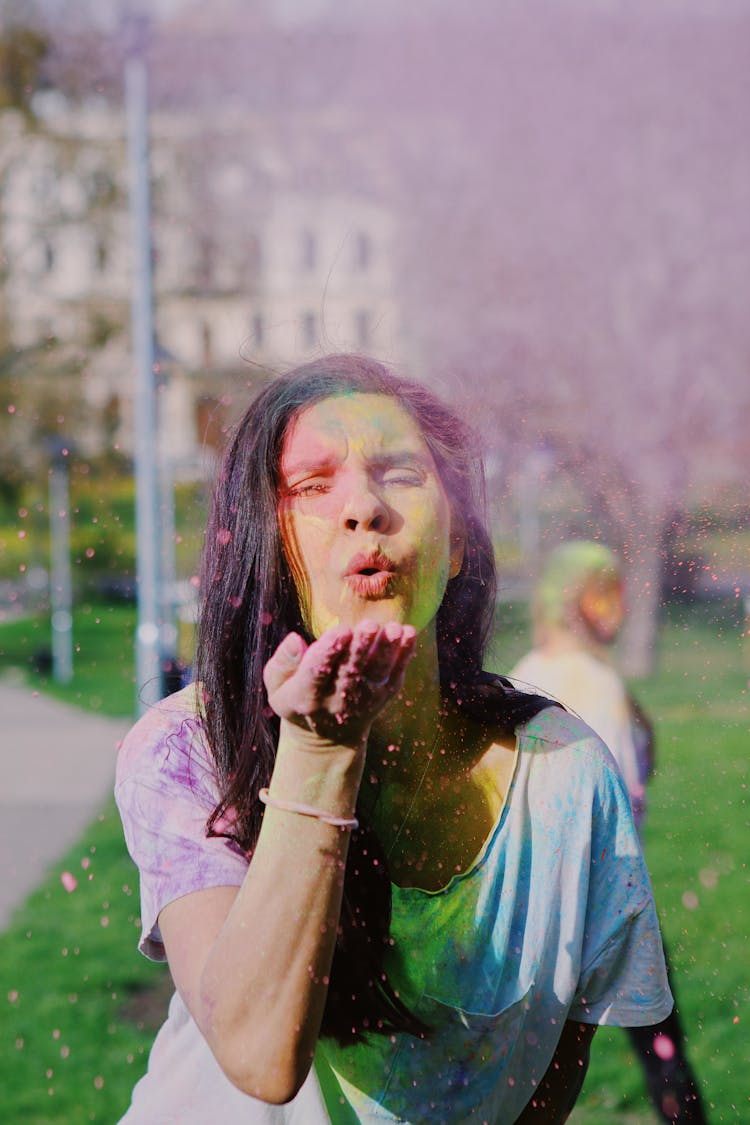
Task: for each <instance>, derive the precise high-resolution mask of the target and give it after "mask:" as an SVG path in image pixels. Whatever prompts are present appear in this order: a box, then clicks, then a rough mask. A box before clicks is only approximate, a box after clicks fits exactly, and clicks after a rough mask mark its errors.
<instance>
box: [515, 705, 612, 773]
mask: <svg viewBox="0 0 750 1125" xmlns="http://www.w3.org/2000/svg"><path fill="white" fill-rule="evenodd" d="M518 741H519V748H520V749H521V750H522V751H523V750H525V751H526V752H527V753H530V754H532V755H539V754H550V753H552V752H555V753H557V755H558V757H561V758H565V759H567V760H571V759H577V760H582V761H588V762H596V763H598V764H600V765H602V766H605V767H607V768H611V767H612V765H613V764H614V763H613V759H612V755H611V754H610V752H609V750H608V749H607V747H606V745H605V744H604V742H603V741H602V740H601V738H600V737H599V735H598V734H597V733H596V731H594V730H592V728H591V727H590V726H589V725H588V724H587V723H585V722H584V721H583V719H581V718H580V717H579V716H578V715H575V714H573V713H572V712H571V711H566V710H565V709H564V708H563V707H560V706H558V705H557V704H554V703H552V704H550V706H548V707H544V708H543V709H542V710H540V711H538V712H537V713H536V715H533V716H532V717H531V718H530V719H529V720H528V721H527V722H526V723H524V725H523V726H522V727H521V728H520V729H519V731H518Z"/></svg>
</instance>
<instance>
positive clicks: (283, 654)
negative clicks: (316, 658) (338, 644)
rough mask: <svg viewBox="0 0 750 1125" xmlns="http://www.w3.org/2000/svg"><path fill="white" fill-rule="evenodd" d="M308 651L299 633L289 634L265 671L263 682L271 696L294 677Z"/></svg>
mask: <svg viewBox="0 0 750 1125" xmlns="http://www.w3.org/2000/svg"><path fill="white" fill-rule="evenodd" d="M306 651H307V645H306V644H305V642H304V640H303V639H302V637H301V636H300V635H299V633H287V635H286V636H285V637H284V640H283V641H282V642H281V644H280V645H279V647H278V648H277V649H276V652H275V653H274V654H273V656H272V657H271V659H270V660H269V661H268V663H267V664H266V666H265V668H264V669H263V682H264V684H265V685H266V691H267V692H268V693H269V695H270V694H271V693H272V692H274V691H277V690H278V689H279V688H280V687H281V685H282V684H283V683H285V682H286V681H287V680H288V679H290V677H291V676H293V675H294V673H295V672H296V671H297V668H298V667H299V662H300V660H301V659H302V657H303V656H304V654H305V652H306Z"/></svg>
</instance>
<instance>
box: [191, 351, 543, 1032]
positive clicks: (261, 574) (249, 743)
mask: <svg viewBox="0 0 750 1125" xmlns="http://www.w3.org/2000/svg"><path fill="white" fill-rule="evenodd" d="M347 392H359V393H364V394H383V395H388V396H390V397H391V398H395V399H396V400H397V401H398V403H399V404H400V405H401V406H402V407H403V409H404V410H406V411H407V412H408V413H409V414H410V415H411V416H412V417H413V418H414V420H415V421H416V422H417V424H418V426H419V428H420V430H421V432H422V435H423V437H424V440H425V442H426V444H427V445H428V447H429V449H430V451H431V453H432V456H433V458H434V460H435V464H436V467H437V470H438V473H439V475H440V479H441V481H442V484H443V487H444V489H445V491H446V494H447V496H448V498H449V501H450V504H451V507H452V509H453V511H454V512H456V513H458V514H459V515H460V518H461V521H462V525H463V531H464V535H465V550H464V558H463V564H462V567H461V570H460V573H459V574H458V575H457V576H456V577H455V578H453V579H451V580H450V581H449V583H448V586H447V590H446V593H445V596H444V599H443V602H442V604H441V606H440V609H439V611H438V614H437V621H436V625H437V644H438V660H439V665H440V677H441V688H442V691H443V693H444V694H446V695H449V696H451V697H453V698H454V699H455V700H456V701H457V702H458V703H459V705H460V706H462V707H464V708H467V709H468V710H470V711H471V710H472V709H476V710H477V712H478V713H479V714H480V715H481V718H482V720H483V721H485V722H486V721H488V720H489V721H491V722H494V723H495V724H496V726H497V728H499V729H500V730H502V731H503V732H505V733H506V734H510V733H511V732H512V731H513V730H514V729H515V727H516V726H517V725H518V723H520V722H522V721H524V720H525V719H526V718H528V717H530V716H531V715H532V714H534V713H535V712H536V711H538V710H539V709H540V707H541V706H543V705H544V703H546V701H540V700H538V699H537V697H533V696H528V695H524V694H522V693H518V692H514V691H513V690H512V689H511V688H510V686H509V685H505V684H502V683H500V682H499V681H497V680H493V681H490V680H489V679H488V677H487V676H486V675H484V674H483V673H482V660H483V657H484V653H485V648H486V645H487V642H488V639H489V635H490V631H491V628H492V622H493V616H494V607H495V589H496V576H495V565H494V558H493V552H492V544H491V542H490V539H489V536H488V534H487V530H486V526H485V521H484V518H483V515H484V505H485V494H484V474H483V468H482V461H481V457H480V456H479V454H478V449H477V444H476V441H475V438H474V435H473V432H472V431H471V430H470V428H469V427H468V426H467V425H466V424H465V423H464V422H463V421H461V419H459V418H458V416H457V415H456V414H455V413H454V411H452V410H451V409H450V408H449V407H448V406H446V405H445V404H444V403H442V402H441V401H440V400H439V399H438V398H436V397H435V395H433V394H432V393H431V392H430V391H429V390H428V389H427V388H426V387H424V386H422V385H421V384H419V383H416V382H412V381H410V380H406V379H403V378H400V377H398V376H397V375H395V374H393V373H392V372H391V371H389V370H388V368H386V367H385V366H383V364H381V363H378V362H376V361H375V360H373V359H370V358H367V357H364V356H354V355H332V356H326V357H323V358H321V359H317V360H314V361H313V362H312V363H308V364H305V365H303V366H301V367H298V368H296V369H295V370H293V371H291V372H289V374H287V375H285V376H282V377H280V378H278V379H276V380H274V382H272V383H271V384H270V385H269V386H267V387H266V388H265V389H264V390H263V391H262V392H261V393H260V394H259V395H258V396H257V398H256V399H255V400H254V401H253V402H252V403H251V405H250V407H249V408H248V410H247V411H246V413H245V415H244V417H243V418H242V420H241V421H240V423H239V425H238V426H237V429H236V431H235V434H234V437H233V440H232V441H231V443H230V445H229V447H228V449H227V451H226V454H225V456H224V460H223V463H222V466H221V469H220V472H219V476H218V479H217V483H216V486H215V490H214V496H213V503H212V508H211V515H210V518H209V524H208V529H207V537H206V543H205V548H204V555H203V571H202V590H201V613H200V617H199V625H198V638H197V652H196V677H197V679H198V680H199V682H200V683H201V687H202V692H203V708H204V719H205V726H206V732H207V736H208V741H209V745H210V747H211V750H212V753H213V756H214V758H215V761H216V768H217V775H218V782H219V790H220V794H221V800H220V802H219V804H218V805H217V807H216V809H215V810H214V812H213V814H212V816H211V817H210V819H209V821H208V826H207V831H208V832H209V834H221V835H229V836H230V837H231V838H232V839H234V840H235V841H236V842H237V843H239V844H240V845H241V846H242V847H243V848H244V849H246V850H247V851H252V849H253V847H254V845H255V841H256V840H257V837H258V833H259V831H260V826H261V821H262V815H263V811H262V810H263V806H262V804H261V803H260V802H259V801H258V790H259V789H261V788H262V787H263V786H266V785H268V784H269V783H270V780H271V773H272V771H273V767H274V761H275V756H276V745H277V742H278V735H279V721H278V719H277V717H276V716H275V715H274V714H273V712H272V711H271V709H270V708H269V706H268V702H267V699H266V697H265V690H264V687H263V668H264V666H265V664H266V662H267V661H268V659H269V658H270V656H271V655H272V653H273V652H274V651H275V649H276V647H277V646H278V645H279V643H280V642H281V640H282V639H283V638H284V637H285V636H286V634H287V633H289V632H290V631H292V630H294V631H296V632H298V633H300V634H302V635H303V636H305V637H306V639H307V640H308V641H311V640H313V639H314V638H312V637H310V636H309V633H308V631H307V628H306V626H305V624H304V622H303V619H302V613H301V610H300V605H299V602H298V598H297V591H296V588H295V583H294V579H293V576H292V573H291V570H290V567H289V565H288V562H287V560H286V558H285V554H284V550H283V547H282V542H281V536H280V532H279V525H278V486H279V479H278V474H279V464H280V460H281V452H282V443H283V440H284V436H285V434H286V432H287V429H288V427H289V425H290V423H291V422H292V421H293V420H294V418H295V417H296V416H297V415H298V414H299V412H300V411H301V410H303V409H305V408H306V407H308V406H311V405H312V404H313V403H316V402H319V401H320V400H321V399H325V398H328V397H330V396H332V395H337V394H342V393H347ZM358 816H359V817H360V824H361V827H360V829H359V830H358V831H357V832H355V833H353V835H352V840H351V845H350V850H349V858H348V862H347V868H346V876H345V883H344V903H343V907H342V914H341V924H340V927H339V936H338V940H337V945H336V952H335V955H334V961H333V969H332V972H331V980H330V985H329V989H328V1000H327V1003H326V1009H325V1014H324V1018H323V1026H322V1031H323V1034H327V1035H332V1036H335V1037H336V1038H337V1039H338V1040H339V1041H340V1042H342V1043H346V1042H354V1041H357V1040H359V1039H360V1038H362V1036H363V1035H364V1034H365V1033H366V1032H368V1031H370V1032H376V1033H377V1032H382V1033H389V1034H390V1033H392V1032H393V1031H398V1030H405V1031H409V1032H411V1033H413V1034H424V1033H425V1031H426V1029H425V1027H424V1025H423V1024H422V1023H421V1022H420V1021H419V1020H418V1019H417V1018H416V1017H415V1016H414V1015H412V1014H411V1013H410V1012H409V1011H408V1009H407V1008H406V1007H405V1006H404V1005H403V1003H401V1001H400V1000H399V998H398V996H397V995H396V993H395V992H394V990H393V989H392V988H391V986H390V984H389V982H388V979H387V976H386V974H385V972H384V970H383V957H384V953H385V949H386V947H387V943H388V936H389V935H388V931H389V926H390V916H391V885H390V881H389V878H388V871H387V866H386V862H385V856H384V854H383V850H382V848H381V846H380V843H379V841H378V840H377V838H376V837H375V834H374V833H373V832H372V831H371V830H370V829H368V828H367V826H366V824H365V823H364V821H363V818H362V815H361V813H360V812H358ZM220 821H221V823H222V825H223V826H224V827H223V828H222V829H221V830H219V827H218V825H219V822H220ZM227 822H229V824H230V825H231V827H230V828H228V829H227V828H226V824H227Z"/></svg>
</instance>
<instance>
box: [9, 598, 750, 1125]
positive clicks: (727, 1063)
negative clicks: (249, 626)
mask: <svg viewBox="0 0 750 1125" xmlns="http://www.w3.org/2000/svg"><path fill="white" fill-rule="evenodd" d="M501 625H502V626H503V629H504V636H503V635H501V636H500V638H499V642H498V645H497V650H496V656H495V661H496V664H497V665H498V666H501V667H502V666H503V665H504V666H506V667H507V665H508V664H509V663H510V661H511V657H512V656H515V655H517V652H518V648H519V645H520V644H521V643H525V635H524V625H523V615H522V614H521V613H519V612H518V611H515V613H511V612H510V611H506V612H505V613H504V614H503V615H502V616H501ZM132 629H133V614H132V611H131V610H130V609H128V608H127V607H118V608H117V609H112V610H110V611H103V610H102V609H101V607H99V608H97V607H95V606H93V605H92V606H89V607H84V608H83V609H82V610H80V611H79V613H78V614H77V615H76V623H75V631H76V636H77V638H78V640H77V643H79V644H80V647H81V651H80V654H78V655H79V658H78V660H77V663H76V676H75V680H74V682H73V684H72V685H70V686H69V687H68V688H66V689H64V690H63V689H60V688H56V689H55V688H53V686H52V685H50V684H49V683H46V682H45V683H43V684H42V685H41V686H43V687H45V688H50V689H51V690H55V691H56V693H57V694H60V695H64V696H65V698H67V699H69V700H72V701H75V702H78V703H80V704H81V705H83V706H85V707H95V708H96V709H98V710H100V711H101V712H103V713H109V714H117V715H122V714H127V713H132V707H133V688H132V675H133V672H132ZM43 633H44V626H43V625H42V624H41V623H37V624H36V625H34V623H30V622H26V623H20V622H19V623H16V624H15V625H12V626H10V625H6V626H2V627H0V670H2V668H3V667H6V668H7V667H11V666H12V667H23V668H24V669H27V670H28V669H29V667H30V662H29V655H30V653H31V652H33V650H34V647H36V646H37V645H38V644H39V643H40V639H41V638H42V636H43ZM740 633H741V625H740V621H739V617H738V614H737V611H736V607H734V606H733V605H726V604H717V605H715V606H711V605H710V606H707V607H705V606H704V607H695V608H691V609H689V610H684V611H677V610H675V611H674V612H673V613H672V614H671V618H670V620H669V622H668V623H667V624H666V625H665V628H664V629H663V632H662V637H661V650H662V651H661V659H660V664H659V671H658V672H657V673H656V674H655V675H654V676H653V677H652V678H651V679H649V680H648V681H647V682H640V683H637V684H634V685H633V686H634V688H635V690H636V692H637V694H638V696H639V698H640V699H641V701H642V703H643V704H644V705H645V706H646V708H647V709H648V710H649V712H650V714H651V716H652V717H653V718H654V719H655V721H656V724H657V738H658V746H657V750H658V774H657V777H656V779H655V780H654V782H653V783H652V786H651V790H650V795H651V800H650V814H649V820H648V826H647V835H646V852H647V858H648V861H649V867H650V870H651V874H652V880H653V884H654V891H655V895H656V899H657V905H658V907H659V912H660V916H661V919H662V923H663V927H664V934H665V938H666V941H667V944H668V946H669V949H670V952H671V956H672V963H673V969H674V972H675V977H676V982H675V983H676V991H677V994H678V998H679V1001H680V1009H681V1012H682V1017H683V1021H684V1024H685V1027H686V1030H687V1032H688V1036H689V1050H690V1055H691V1058H692V1060H693V1063H694V1066H695V1069H696V1072H697V1075H698V1078H699V1081H700V1084H701V1088H702V1090H703V1092H704V1097H705V1100H706V1104H707V1107H708V1108H709V1112H710V1115H711V1120H712V1121H713V1122H747V1121H750V1095H749V1093H748V1092H749V1091H750V1005H749V1004H748V1000H749V999H750V996H749V993H750V983H749V982H750V973H748V965H749V964H750V893H749V891H750V887H749V886H748V883H749V881H750V876H749V874H748V859H750V855H749V849H748V840H750V824H749V821H750V811H749V809H748V791H747V777H748V771H747V765H746V763H747V757H748V753H747V746H748V733H749V732H748V694H747V671H746V670H743V656H742V651H741V644H742V642H741V638H740ZM29 830H30V831H33V825H31V826H29ZM64 871H68V872H70V873H71V874H73V875H74V876H75V878H76V880H77V887H76V889H75V890H74V891H72V892H70V893H69V892H67V891H66V890H65V889H64V887H63V885H62V883H61V878H60V876H61V873H62V872H64ZM137 918H138V890H137V875H136V872H135V869H134V868H133V865H132V864H131V863H130V860H129V859H128V858H127V856H126V854H125V851H124V846H123V843H122V837H121V832H120V827H119V822H118V820H117V816H116V814H115V812H114V810H113V808H112V806H111V805H108V806H107V807H106V808H105V809H104V810H103V811H102V812H101V814H100V816H99V817H98V818H96V819H95V820H94V821H93V823H92V824H91V825H90V826H89V828H88V829H87V830H86V832H85V833H84V834H83V837H82V839H81V840H80V842H79V843H78V844H77V845H76V846H75V847H74V848H73V849H71V851H70V852H69V853H68V854H67V855H66V856H63V857H61V859H60V861H59V862H58V863H56V864H54V865H53V868H52V870H51V871H50V874H49V878H48V879H47V881H46V882H45V883H44V884H43V885H42V886H41V887H40V888H39V889H38V890H37V891H36V892H35V893H34V894H33V895H32V896H31V897H30V899H29V900H28V901H27V903H26V904H25V905H24V906H23V908H22V909H21V910H20V911H19V912H18V913H17V915H16V916H15V918H14V920H13V924H12V925H11V927H10V929H9V930H8V931H7V932H6V933H5V934H3V935H1V936H0V1011H2V1019H0V1089H2V1119H3V1120H8V1121H11V1122H16V1121H19V1122H20V1121H23V1122H24V1123H26V1125H48V1123H52V1122H56V1123H66V1125H78V1123H80V1122H87V1121H95V1122H102V1123H107V1125H111V1123H113V1122H114V1121H116V1120H117V1119H118V1117H119V1115H120V1114H121V1113H122V1112H123V1111H124V1109H125V1107H126V1105H127V1103H128V1099H129V1093H130V1089H131V1087H132V1085H133V1083H134V1081H135V1080H136V1078H137V1077H138V1076H139V1075H140V1074H141V1073H142V1071H143V1069H144V1068H145V1064H146V1057H147V1052H148V1048H149V1046H150V1043H151V1041H152V1038H153V1030H154V1027H155V1026H156V1025H157V1024H158V1021H159V1019H160V1018H161V1016H162V1014H163V1012H164V1008H165V997H166V992H167V989H168V975H167V972H166V970H165V969H164V967H162V966H154V965H151V964H149V963H148V962H147V961H145V959H144V958H142V957H140V956H139V955H138V954H137V953H136V951H135V941H136V937H137ZM654 1120H655V1118H654V1117H653V1116H652V1114H651V1112H650V1110H649V1107H648V1103H647V1102H646V1100H645V1098H644V1097H643V1094H642V1085H641V1080H640V1074H639V1071H638V1067H637V1064H636V1063H635V1060H634V1057H633V1056H632V1055H631V1053H630V1051H629V1048H628V1046H627V1042H626V1038H625V1035H624V1033H622V1032H620V1031H617V1030H609V1031H608V1030H604V1029H603V1030H601V1031H599V1032H598V1033H597V1038H596V1040H595V1043H594V1050H593V1061H592V1065H591V1069H590V1071H589V1075H588V1077H587V1080H586V1085H585V1087H584V1094H583V1096H582V1098H581V1101H580V1103H579V1106H578V1107H577V1108H576V1110H575V1112H574V1114H573V1117H572V1118H571V1122H573V1123H574V1125H607V1123H609V1122H614V1123H620V1125H636V1123H639V1125H646V1123H650V1122H652V1121H654Z"/></svg>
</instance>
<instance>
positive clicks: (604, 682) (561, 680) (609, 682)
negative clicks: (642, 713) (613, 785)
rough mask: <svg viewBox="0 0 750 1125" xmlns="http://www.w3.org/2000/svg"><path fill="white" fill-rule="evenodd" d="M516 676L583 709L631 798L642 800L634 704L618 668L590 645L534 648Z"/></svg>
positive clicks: (579, 711)
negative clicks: (595, 653)
mask: <svg viewBox="0 0 750 1125" xmlns="http://www.w3.org/2000/svg"><path fill="white" fill-rule="evenodd" d="M510 678H511V679H512V680H513V681H514V682H515V683H516V684H518V686H519V687H521V688H523V689H525V690H531V691H538V692H541V693H542V694H543V695H547V696H549V697H550V698H552V699H556V700H557V701H558V702H559V703H562V704H563V706H565V707H567V708H568V710H569V711H573V712H574V714H576V715H579V716H580V717H581V718H582V719H583V721H584V722H585V723H587V724H588V726H590V727H591V728H592V730H595V731H596V733H597V734H598V735H599V737H600V738H601V740H602V742H604V744H605V745H606V746H607V748H608V750H610V751H611V753H612V755H613V756H614V759H615V761H616V762H617V764H618V766H619V767H620V769H621V770H622V775H623V777H624V778H625V784H626V785H627V787H628V792H629V793H630V795H631V798H632V799H634V800H642V798H643V784H642V781H641V778H640V777H639V769H638V756H637V753H636V748H635V742H634V740H633V725H632V720H631V715H630V708H629V707H628V699H627V695H626V692H625V687H624V684H623V682H622V680H621V679H620V676H619V675H618V674H617V672H616V671H615V669H614V668H612V667H610V666H609V665H608V664H605V663H604V661H603V660H598V659H597V658H596V657H595V656H593V655H592V654H591V653H589V652H586V650H585V649H566V650H564V651H560V652H556V653H554V654H552V653H547V652H545V651H543V650H542V649H532V651H531V652H529V653H528V654H527V655H526V656H524V657H522V658H521V660H519V662H518V664H516V666H515V668H514V669H513V671H512V672H511V674H510Z"/></svg>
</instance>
